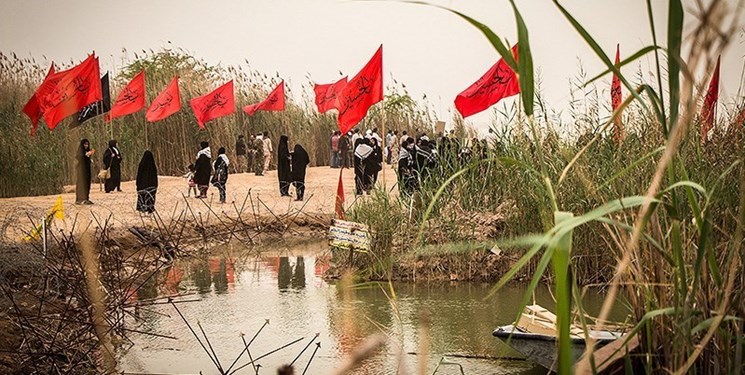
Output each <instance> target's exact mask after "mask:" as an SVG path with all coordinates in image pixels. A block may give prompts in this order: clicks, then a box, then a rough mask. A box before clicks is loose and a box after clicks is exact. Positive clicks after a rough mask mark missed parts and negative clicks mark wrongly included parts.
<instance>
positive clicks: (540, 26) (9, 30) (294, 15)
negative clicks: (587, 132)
mask: <svg viewBox="0 0 745 375" xmlns="http://www.w3.org/2000/svg"><path fill="white" fill-rule="evenodd" d="M431 3H436V4H440V5H444V6H448V7H452V8H454V9H457V10H459V11H461V12H463V13H465V14H467V15H470V16H472V17H473V18H475V19H477V20H479V21H481V22H483V23H485V24H486V25H488V26H489V27H490V28H491V29H492V30H494V31H495V32H496V33H497V34H498V35H499V36H501V37H503V38H507V39H508V40H510V41H511V42H514V41H516V40H517V36H516V28H515V21H514V17H513V13H512V10H511V8H510V6H509V2H508V1H507V0H491V1H490V0H461V1H454V0H453V1H431ZM652 3H653V7H654V10H655V14H656V20H655V23H656V27H657V29H658V39H659V40H660V43H662V44H664V41H665V40H666V31H665V30H666V22H667V19H666V18H667V17H666V13H667V1H660V0H652ZM683 3H684V7H685V8H686V9H692V8H693V4H694V2H693V1H692V0H684V2H683ZM736 3H738V1H737V0H730V1H729V4H731V6H732V7H734V6H735V4H736ZM562 4H563V5H564V6H565V7H567V8H568V9H569V10H570V11H571V12H572V14H573V15H574V16H575V17H576V18H577V19H578V20H579V21H580V22H581V23H583V25H584V26H585V27H586V28H587V29H588V30H589V31H590V32H591V34H592V35H593V36H594V37H595V38H596V40H597V41H598V43H599V44H600V45H601V46H602V47H603V48H604V49H605V50H606V53H607V54H608V55H611V56H613V55H614V54H615V46H616V43H620V45H621V55H622V58H623V56H628V55H629V54H632V53H634V52H636V51H637V50H639V49H640V48H642V47H644V46H647V45H649V44H651V40H652V38H651V33H650V30H649V23H648V19H647V14H646V1H644V0H565V1H562ZM517 5H518V7H519V9H520V11H521V12H522V14H523V17H524V18H525V22H526V23H527V25H528V28H529V30H530V38H531V39H530V40H531V47H532V50H533V55H534V57H533V58H534V64H535V66H536V69H537V71H540V73H541V76H542V78H543V84H542V88H543V90H544V93H545V97H546V100H547V102H548V103H549V105H551V106H552V107H553V108H556V109H559V110H561V109H565V108H566V107H567V103H568V101H569V83H568V82H569V79H570V78H571V77H575V76H576V75H577V74H578V72H579V61H581V62H582V65H583V66H584V69H585V70H586V71H587V72H588V76H594V75H596V74H597V73H600V72H601V71H602V70H603V65H602V64H601V63H600V62H599V60H598V59H597V57H595V55H594V53H593V52H592V51H591V50H590V48H589V47H588V46H587V45H586V44H585V43H584V41H583V40H582V39H581V38H580V37H579V35H578V34H577V33H576V32H575V31H574V29H573V28H572V27H571V26H570V24H569V23H568V21H567V20H566V19H565V18H564V17H563V16H562V15H561V14H560V12H559V11H558V9H557V8H556V7H555V6H554V4H553V3H552V2H551V1H549V0H517ZM740 12H742V10H740ZM686 18H687V19H688V20H691V19H692V18H693V17H692V16H691V14H689V13H687V14H686ZM741 30H742V29H741ZM168 41H170V42H172V44H173V45H174V46H178V47H182V48H184V49H186V50H188V51H190V52H191V53H193V54H194V55H195V56H196V57H199V58H203V59H204V60H205V61H207V62H208V63H212V64H217V63H222V64H225V65H240V64H244V65H245V62H244V59H248V61H249V62H250V63H251V67H252V68H254V69H257V70H259V71H262V72H264V73H267V74H275V73H277V72H278V73H279V75H280V77H282V78H284V79H285V80H286V81H287V83H288V84H290V85H292V87H293V89H294V90H295V92H296V93H297V92H299V91H300V85H301V84H302V83H304V82H305V81H306V78H305V77H306V75H308V74H310V76H311V77H312V78H313V80H314V81H316V82H318V83H330V82H332V81H335V80H337V79H338V78H340V76H339V71H340V70H341V71H342V72H344V74H349V75H350V77H351V76H353V75H354V74H355V73H356V72H357V71H358V70H359V69H360V68H361V67H362V66H363V65H364V64H365V63H366V62H367V60H368V59H369V58H370V57H371V56H372V54H373V53H374V52H375V50H376V49H377V47H378V46H379V45H380V44H383V46H384V47H383V49H384V52H383V55H384V56H383V61H384V63H383V64H384V65H383V68H384V74H385V80H386V81H387V82H386V85H387V84H388V83H390V81H389V80H390V77H391V75H393V77H395V78H396V79H397V80H398V81H400V82H403V83H405V84H406V86H407V89H408V90H409V92H410V94H411V95H412V97H414V98H415V99H417V100H419V99H421V97H422V94H425V93H426V94H427V97H428V100H429V101H430V103H431V105H432V108H433V109H434V110H435V113H436V115H437V117H439V118H440V119H442V120H445V121H448V122H449V121H450V119H451V117H452V111H454V108H453V104H452V103H453V100H454V99H455V96H456V95H457V94H458V93H459V92H461V91H463V90H464V89H465V88H466V87H468V86H469V85H471V84H472V83H473V82H474V81H475V80H476V79H478V78H479V77H480V76H481V75H482V74H483V73H485V72H486V70H487V69H489V67H491V66H492V65H493V64H494V63H495V62H496V61H497V59H498V58H499V57H498V54H497V53H496V51H494V49H493V48H492V47H491V45H490V44H489V43H488V42H487V41H486V39H485V38H484V37H483V36H482V35H481V33H480V32H479V31H477V30H476V29H475V28H473V27H472V26H470V25H469V24H467V23H466V22H465V21H463V20H461V19H460V18H458V17H457V16H455V15H453V14H451V13H449V12H446V11H443V10H440V9H436V8H433V7H427V6H420V5H412V4H402V3H397V2H388V1H379V2H377V1H376V2H367V1H338V0H220V1H196V0H178V1H176V0H126V1H105V0H97V1H83V0H66V1H48V0H47V1H42V0H23V1H21V0H17V1H15V0H0V50H2V51H3V52H15V53H16V54H18V55H20V56H22V57H28V56H32V57H35V58H37V60H41V61H43V58H42V56H46V58H47V59H49V60H54V61H63V62H69V61H70V59H73V60H75V61H80V60H82V59H84V58H85V57H86V55H87V54H88V53H90V52H91V51H93V50H95V51H96V53H97V55H99V56H100V57H101V63H102V70H106V69H109V70H111V69H113V68H115V65H120V64H121V57H122V52H121V51H122V48H126V49H127V50H128V51H130V52H134V51H140V50H142V49H153V50H157V49H159V48H160V47H167V46H168ZM744 57H745V36H743V32H742V31H741V32H740V33H739V34H738V35H735V36H733V38H732V43H731V45H730V47H729V49H728V50H727V51H726V52H725V54H724V55H723V56H722V72H721V91H720V103H721V102H723V101H724V102H731V101H732V100H733V99H734V98H735V96H736V94H737V90H738V88H739V86H740V83H741V78H742V77H741V73H742V68H743V63H744V62H745V60H744ZM653 63H654V60H653V56H652V55H651V54H650V55H648V56H647V57H646V58H644V59H642V61H641V63H640V64H636V65H634V66H629V67H628V68H624V69H623V70H624V73H626V74H628V75H631V76H633V74H634V73H635V72H636V71H637V70H639V69H641V71H642V72H644V73H646V72H651V71H652V69H653ZM40 79H41V77H40ZM609 82H610V77H608V78H607V79H605V80H604V81H601V82H600V83H599V84H598V85H599V87H601V88H603V89H604V90H607V87H605V86H608V85H609ZM653 86H655V87H656V84H655V85H653ZM624 90H625V89H624ZM112 95H116V92H114V93H112ZM603 95H606V96H609V94H607V91H605V93H604V94H603ZM515 98H516V97H515ZM513 100H516V99H507V103H508V104H509V103H511V101H513ZM608 101H610V99H609V98H608ZM239 104H241V105H245V104H248V103H239ZM489 119H490V111H485V112H483V113H481V114H479V115H475V116H472V117H470V118H469V119H468V120H469V121H470V122H471V123H472V124H474V125H476V126H477V127H479V128H481V130H482V131H483V129H485V128H486V126H487V125H486V124H487V123H488V121H489Z"/></svg>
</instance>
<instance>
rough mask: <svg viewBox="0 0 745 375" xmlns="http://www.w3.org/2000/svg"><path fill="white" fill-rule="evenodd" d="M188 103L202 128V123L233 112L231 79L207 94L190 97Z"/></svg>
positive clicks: (233, 98)
mask: <svg viewBox="0 0 745 375" xmlns="http://www.w3.org/2000/svg"><path fill="white" fill-rule="evenodd" d="M189 104H191V109H192V111H194V116H195V117H196V118H197V123H198V124H199V127H201V128H204V123H205V122H207V121H210V120H214V119H216V118H218V117H222V116H227V115H229V114H231V113H235V97H234V96H233V81H232V80H231V81H230V82H228V83H226V84H224V85H222V86H220V87H218V88H216V89H215V90H214V91H212V92H211V93H209V94H207V95H203V96H199V97H196V98H194V99H192V100H191V101H190V102H189Z"/></svg>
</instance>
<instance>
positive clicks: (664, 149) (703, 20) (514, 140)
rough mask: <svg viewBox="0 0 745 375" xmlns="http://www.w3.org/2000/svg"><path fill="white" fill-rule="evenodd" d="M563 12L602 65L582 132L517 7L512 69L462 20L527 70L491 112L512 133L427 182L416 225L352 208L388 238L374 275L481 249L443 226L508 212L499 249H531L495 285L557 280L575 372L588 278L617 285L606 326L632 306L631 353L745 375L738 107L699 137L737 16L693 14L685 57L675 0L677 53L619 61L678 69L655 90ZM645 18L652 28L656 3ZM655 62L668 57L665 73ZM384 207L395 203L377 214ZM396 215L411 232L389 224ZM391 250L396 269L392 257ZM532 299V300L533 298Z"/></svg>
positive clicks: (744, 185) (565, 363)
mask: <svg viewBox="0 0 745 375" xmlns="http://www.w3.org/2000/svg"><path fill="white" fill-rule="evenodd" d="M554 3H555V5H556V7H557V9H558V11H560V12H561V13H562V14H563V15H564V16H565V18H566V19H567V21H568V22H569V23H570V24H571V25H572V27H573V28H574V29H575V30H576V31H577V33H578V34H579V35H580V37H581V38H583V39H584V40H585V42H586V43H587V45H588V46H589V47H590V48H591V49H592V50H593V51H595V53H596V54H597V55H598V58H599V59H600V60H601V61H602V62H603V63H604V64H605V65H606V66H607V68H608V70H607V71H606V72H604V73H603V74H601V75H600V76H598V77H595V78H593V79H590V80H583V81H585V82H587V83H586V84H584V83H583V84H581V85H578V86H576V87H573V88H572V89H573V90H572V91H573V95H579V96H580V97H579V98H577V97H576V96H575V99H578V100H576V101H575V102H573V104H572V106H571V109H570V110H571V111H572V113H571V115H572V123H571V124H566V123H564V122H563V121H562V120H561V118H560V117H559V116H555V115H553V114H552V112H551V111H550V109H548V108H547V106H546V104H545V103H544V102H543V100H542V98H541V95H540V85H539V84H538V82H536V81H534V80H533V78H534V77H533V74H532V69H533V67H532V61H531V58H530V57H531V54H530V49H529V44H528V30H527V27H526V26H525V25H524V24H523V22H522V19H521V16H520V14H519V12H518V10H517V8H514V7H513V8H514V10H515V19H516V24H517V29H518V32H517V35H518V43H519V48H520V59H519V61H518V62H514V61H510V59H511V56H510V55H509V50H508V49H507V44H506V43H504V42H503V41H502V39H500V38H499V37H498V36H496V35H495V34H494V33H493V32H491V30H489V29H488V27H486V26H485V25H483V24H480V23H479V22H478V21H476V20H473V19H471V18H469V17H467V16H465V15H462V14H459V13H457V12H454V13H456V15H458V16H460V17H462V18H463V19H465V20H466V21H467V22H469V23H471V24H472V25H474V26H475V27H477V28H478V29H479V30H481V31H482V32H483V33H484V35H485V36H486V37H487V39H488V41H489V42H490V43H491V44H492V45H493V46H494V47H495V49H496V50H497V52H499V53H500V55H502V57H503V58H505V59H506V60H507V61H508V62H510V65H512V66H513V67H514V68H515V70H516V71H517V72H518V73H519V76H520V77H521V88H522V94H521V102H522V106H521V108H519V109H517V108H513V109H512V110H505V111H501V112H497V118H498V119H497V121H500V120H506V122H507V123H508V126H507V129H508V130H506V131H496V129H495V131H496V132H495V134H496V137H495V139H494V144H493V147H492V150H491V151H490V152H489V154H488V158H487V159H484V160H476V161H473V162H471V163H470V164H468V165H466V166H463V165H457V163H450V162H447V161H446V162H444V163H441V165H440V166H439V167H438V168H441V169H442V170H441V171H440V172H439V173H432V174H431V176H432V177H431V178H430V179H429V180H427V181H424V183H423V188H422V191H421V193H420V194H418V195H416V196H415V198H414V202H419V201H421V202H422V204H421V205H420V204H417V203H414V206H416V207H418V209H417V210H415V211H416V212H415V213H414V214H413V215H411V220H409V212H408V211H407V209H406V207H407V206H408V205H409V201H408V200H405V199H404V200H402V201H401V202H399V203H398V204H395V203H391V202H390V201H389V200H388V199H387V198H385V197H381V196H376V197H375V199H374V202H373V204H372V205H369V206H365V207H363V206H359V205H358V206H356V207H354V208H353V212H352V216H353V217H354V219H355V220H359V221H363V222H367V223H369V224H370V225H371V228H372V230H373V232H374V233H376V234H377V235H378V237H379V242H380V244H379V245H377V246H375V247H374V249H373V250H374V254H373V255H372V256H371V257H369V259H370V260H369V264H370V265H369V267H368V269H371V270H376V269H377V268H380V267H381V266H383V265H386V264H391V265H393V266H392V268H391V269H392V270H395V264H396V261H395V259H399V258H397V257H401V256H405V255H407V254H411V253H413V252H416V253H417V254H426V253H427V251H430V252H431V251H433V250H432V249H434V248H436V247H433V246H432V245H433V244H443V243H451V242H467V241H473V240H474V236H469V235H468V233H467V231H463V230H448V228H455V227H457V226H458V225H460V224H461V223H462V222H463V221H464V218H468V217H469V215H470V214H471V213H474V212H478V213H481V212H492V213H500V214H502V215H504V216H505V218H506V226H505V228H504V231H503V233H502V236H501V238H500V239H499V242H500V243H501V245H502V247H503V248H507V249H510V250H511V252H515V250H516V249H517V248H521V247H524V248H527V250H526V251H521V252H519V253H518V254H519V255H518V256H519V257H520V259H519V260H517V261H516V262H515V263H514V265H513V266H512V268H511V269H510V271H509V272H507V273H506V274H504V275H495V278H499V282H498V283H497V284H496V286H495V287H496V288H499V287H501V286H503V285H505V283H507V282H509V281H510V280H511V279H512V278H513V277H514V276H515V275H518V274H521V273H527V274H528V275H529V277H531V278H532V280H531V282H530V288H529V290H534V288H535V287H536V286H537V284H538V283H539V282H540V281H541V280H542V279H543V280H546V279H548V280H553V282H554V288H555V291H554V296H555V297H556V299H557V306H556V308H555V310H556V312H557V315H558V319H559V332H560V335H559V336H560V356H559V357H560V358H561V360H560V363H559V369H560V373H570V372H571V371H572V367H571V366H572V363H571V361H570V352H569V349H570V348H569V345H568V342H569V341H568V340H569V337H568V332H569V331H568V326H569V324H570V323H571V322H572V317H573V316H584V315H583V314H582V312H583V311H584V310H583V308H582V304H581V300H580V298H579V294H580V293H579V291H578V289H579V288H578V287H577V285H586V284H591V283H603V284H604V285H606V286H607V288H608V294H607V298H606V301H605V304H604V306H603V310H602V311H601V314H600V317H599V320H598V322H602V321H603V320H604V319H606V318H607V317H608V314H609V312H610V310H611V308H612V306H613V305H614V304H615V303H618V302H617V297H622V300H624V301H628V303H629V304H630V305H631V308H632V310H633V314H634V316H633V319H634V320H635V322H636V326H635V328H634V329H633V331H632V332H631V334H630V335H629V336H627V339H630V338H631V337H633V336H634V335H639V336H640V337H639V338H640V343H641V347H640V350H639V352H637V353H635V354H633V355H632V357H633V358H630V359H633V360H634V361H635V362H636V363H637V364H638V365H639V366H641V367H642V368H644V371H645V372H646V373H662V372H666V373H667V372H671V373H676V374H683V373H731V374H736V373H742V371H743V363H744V359H743V351H744V350H745V334H743V318H745V296H744V295H743V286H745V279H744V278H743V272H742V265H743V256H745V253H744V251H745V247H744V246H743V230H744V229H745V165H744V164H743V157H744V155H745V149H744V148H743V147H745V134H744V132H743V124H741V123H738V120H736V118H737V115H736V114H738V113H739V112H740V110H741V106H740V105H733V106H732V105H731V106H728V108H727V109H728V111H727V113H724V114H722V113H720V121H719V122H718V124H717V126H716V128H715V130H714V132H713V134H712V135H711V137H710V138H709V139H701V138H700V135H699V125H700V124H699V123H698V119H697V114H698V112H699V109H700V108H699V104H700V103H701V97H702V96H703V94H704V93H705V91H704V90H701V89H700V88H701V87H704V88H705V87H706V83H708V79H709V76H706V77H700V74H697V73H696V72H701V71H706V72H711V71H712V70H713V66H714V62H715V61H716V56H717V55H718V54H720V53H721V51H722V50H723V49H725V48H726V47H727V44H728V42H729V40H730V38H731V36H732V35H733V34H734V33H735V31H736V30H738V27H740V25H739V22H740V20H738V19H736V17H732V16H731V14H729V13H728V12H727V8H728V7H729V6H730V4H727V3H725V2H723V1H713V2H711V3H707V4H706V5H705V6H704V5H700V7H699V6H696V7H695V9H693V10H692V11H693V12H694V13H695V14H696V17H695V18H696V20H695V23H696V25H695V26H696V27H694V28H692V30H695V31H694V32H692V33H691V35H687V36H686V38H687V39H685V40H686V43H690V49H688V50H687V52H686V53H687V55H685V56H684V55H682V53H681V51H682V50H686V48H681V43H682V41H683V40H684V39H683V35H682V33H683V19H684V14H683V8H682V4H681V3H680V1H679V0H671V1H669V7H668V9H669V14H668V15H667V18H668V23H669V24H668V28H667V30H668V38H667V47H666V48H663V47H660V46H656V45H652V46H648V47H646V48H644V49H642V50H640V51H639V52H637V53H634V54H632V55H631V56H630V57H629V58H627V59H625V60H624V61H622V65H625V64H629V63H633V62H634V61H636V60H638V59H639V58H640V57H641V56H643V55H645V54H648V53H654V54H655V61H656V62H657V67H656V71H657V74H658V75H659V72H661V71H667V72H672V73H673V75H672V76H671V77H670V78H668V79H667V82H666V83H667V86H663V82H664V80H663V77H654V78H653V79H651V80H650V82H649V83H647V82H646V81H645V78H644V76H643V75H639V76H638V77H635V78H634V79H633V80H632V79H629V78H627V77H625V76H623V75H622V74H621V72H620V71H619V69H618V68H617V67H615V66H613V64H612V62H611V60H610V58H609V57H608V56H607V55H606V54H605V52H604V51H603V50H602V49H601V48H600V46H599V45H598V44H597V42H596V41H595V40H594V39H593V37H592V34H591V32H590V31H588V30H586V29H585V28H584V27H583V26H582V24H581V22H580V21H579V20H577V19H575V18H574V17H573V16H572V14H571V13H569V12H568V11H566V10H565V9H564V8H563V7H562V6H561V4H560V3H559V2H557V1H554ZM513 5H514V4H513ZM649 12H650V14H649V20H650V21H651V20H653V19H654V17H653V15H652V14H651V12H652V10H651V6H650V7H649ZM733 12H734V10H733ZM732 14H734V13H732ZM652 26H653V25H652ZM651 29H652V30H653V29H654V27H651ZM652 34H653V40H654V41H655V43H656V41H657V35H655V34H654V31H652ZM660 54H666V55H667V56H666V60H667V63H666V65H663V63H662V62H661V60H660V56H659V55H660ZM611 71H612V72H614V73H615V74H618V75H619V77H620V78H621V81H622V83H623V85H624V86H625V87H624V91H625V95H626V96H627V97H626V100H625V101H624V102H623V104H622V106H621V108H620V109H619V110H617V111H616V112H614V113H613V116H612V117H611V118H602V119H601V118H599V117H598V111H597V109H598V108H599V107H600V106H601V104H600V101H599V99H598V95H597V91H596V90H595V89H594V84H595V83H594V82H595V80H596V79H597V78H599V77H601V76H604V77H607V74H609V73H610V72H611ZM678 72H680V73H681V74H680V76H678ZM695 77H698V78H695ZM663 93H664V94H663ZM583 95H584V96H583ZM603 97H609V95H603ZM605 101H606V100H605V99H604V100H602V102H605ZM722 107H723V106H720V108H722ZM518 111H520V112H518ZM617 116H621V119H622V121H623V123H624V125H625V128H626V137H625V139H624V140H623V142H622V143H621V144H616V143H614V142H613V141H612V137H611V134H612V126H613V120H614V118H615V117H617ZM495 125H496V124H495ZM577 127H579V129H577ZM495 128H496V126H495ZM566 128H573V129H577V130H579V136H578V137H577V139H576V140H574V139H573V137H571V136H567V135H566V134H565V133H563V132H562V129H566ZM444 159H445V160H447V157H445V158H444ZM441 160H442V158H441ZM376 205H377V206H380V207H382V208H385V207H389V208H390V209H381V208H371V207H376ZM380 212H384V216H385V219H383V218H381V217H380V215H381V214H380ZM390 216H393V217H392V218H391V217H390ZM390 221H394V222H404V223H406V224H404V225H399V226H391V225H390V223H389V222H390ZM412 233H415V234H416V233H418V235H416V236H414V235H412ZM531 233H537V234H531ZM397 238H406V239H409V240H411V239H412V238H415V240H416V242H415V243H416V244H417V245H424V246H421V248H420V249H412V248H411V246H410V245H409V244H408V243H407V241H406V240H404V241H403V244H404V246H399V247H395V245H396V244H397V240H396V239H397ZM491 243H494V241H492V242H491ZM391 245H394V251H393V252H392V256H393V257H394V260H393V261H391V260H386V258H385V257H386V256H387V254H388V253H383V252H382V251H383V249H388V248H389V246H391ZM486 246H488V245H486ZM415 247H416V246H415ZM476 247H477V248H479V247H478V246H476ZM450 248H452V249H455V250H453V251H458V250H457V249H462V247H454V246H450ZM472 248H473V246H472ZM480 248H483V246H481V247H480ZM386 251H388V250H386ZM438 255H439V253H438ZM381 259H382V260H381ZM371 273H372V274H375V275H384V274H386V273H385V272H380V271H375V272H371ZM389 273H390V271H389ZM529 300H530V291H529V292H528V293H527V294H526V295H525V298H524V300H523V304H525V303H527V302H528V301H529ZM575 314H576V315H575ZM581 323H583V324H585V323H586V324H590V323H592V322H586V321H585V320H582V321H581ZM587 358H589V357H587ZM591 362H593V361H589V360H588V361H585V362H583V363H581V364H580V366H582V368H583V369H585V370H588V369H590V370H592V371H593V372H594V371H595V370H594V369H595V367H596V366H598V365H600V363H591Z"/></svg>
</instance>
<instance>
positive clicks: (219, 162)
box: [75, 135, 310, 213]
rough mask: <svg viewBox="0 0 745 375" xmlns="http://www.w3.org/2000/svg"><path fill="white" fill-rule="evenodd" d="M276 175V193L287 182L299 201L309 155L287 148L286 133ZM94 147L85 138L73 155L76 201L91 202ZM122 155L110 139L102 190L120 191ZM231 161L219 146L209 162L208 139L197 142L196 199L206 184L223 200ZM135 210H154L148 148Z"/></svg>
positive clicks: (154, 172) (154, 176)
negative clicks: (277, 187) (106, 173)
mask: <svg viewBox="0 0 745 375" xmlns="http://www.w3.org/2000/svg"><path fill="white" fill-rule="evenodd" d="M277 149H278V152H277V154H278V155H277V156H278V158H277V175H278V178H279V192H280V194H281V195H282V196H290V192H289V188H290V185H293V186H295V191H296V200H298V201H302V200H303V198H304V195H305V172H306V170H307V167H308V164H310V157H309V156H308V153H307V152H306V151H305V149H304V148H303V146H301V145H299V144H296V145H295V148H294V151H293V152H290V151H289V146H288V138H287V136H284V135H283V136H282V137H280V140H279V147H278V148H277ZM94 153H95V150H94V149H93V148H92V147H91V145H90V142H89V141H88V140H87V139H82V140H81V141H80V145H79V147H78V151H77V154H76V161H77V166H76V184H75V198H76V199H75V202H76V204H93V202H91V201H90V190H91V180H92V178H91V177H92V174H91V163H92V160H91V157H92V156H93V154H94ZM121 163H122V154H121V152H120V151H119V148H118V146H117V142H116V140H111V141H109V147H108V149H106V152H105V153H104V157H103V168H104V169H107V170H108V171H109V173H108V178H107V179H106V181H105V184H104V185H105V191H106V193H110V192H112V191H114V190H116V191H122V190H121ZM229 165H230V161H229V160H228V157H227V155H225V147H220V148H219V149H218V151H217V157H216V158H215V161H214V163H212V153H211V150H210V147H209V143H208V142H201V143H200V150H199V152H198V153H197V156H196V162H195V163H194V177H193V179H194V183H195V184H196V186H197V188H198V190H199V193H198V195H197V198H206V197H207V190H208V189H209V185H210V184H212V185H214V186H215V187H216V188H217V190H218V192H219V194H220V203H225V201H226V198H227V197H226V195H227V194H226V186H227V182H228V166H229ZM136 185H137V211H140V212H143V213H152V212H153V211H155V197H156V194H157V192H158V169H157V167H156V166H155V158H154V157H153V153H152V152H151V151H150V150H147V151H145V152H144V154H143V155H142V159H141V160H140V164H139V166H138V168H137V181H136Z"/></svg>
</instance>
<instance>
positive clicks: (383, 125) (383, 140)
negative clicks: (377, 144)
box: [380, 95, 390, 190]
mask: <svg viewBox="0 0 745 375" xmlns="http://www.w3.org/2000/svg"><path fill="white" fill-rule="evenodd" d="M382 102H383V107H382V108H381V109H380V113H381V116H380V117H381V119H380V129H381V130H380V132H381V134H383V136H382V137H381V138H382V140H381V143H383V149H382V151H383V152H385V148H386V146H387V145H386V139H385V138H386V137H385V135H386V132H385V95H383V100H382ZM388 152H389V153H390V150H389V151H388ZM381 169H382V170H383V190H387V185H386V183H385V170H386V167H385V157H383V165H381Z"/></svg>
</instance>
